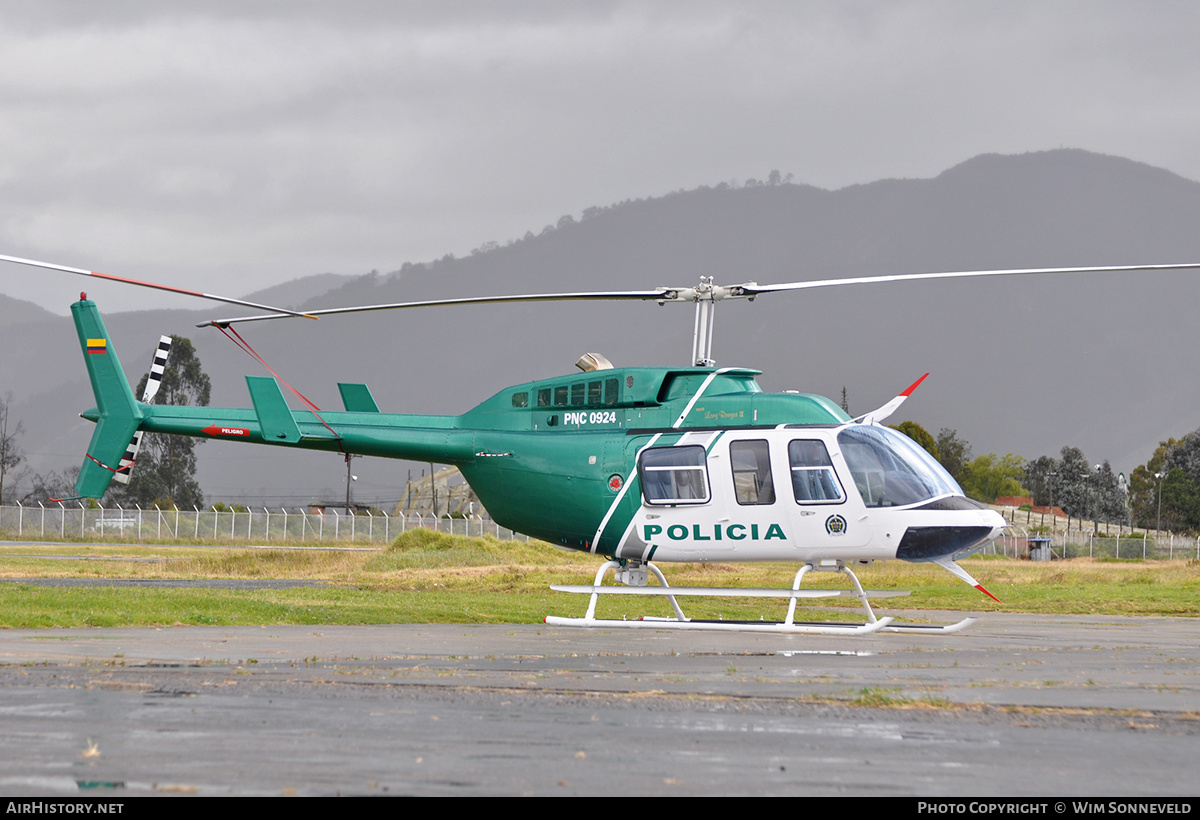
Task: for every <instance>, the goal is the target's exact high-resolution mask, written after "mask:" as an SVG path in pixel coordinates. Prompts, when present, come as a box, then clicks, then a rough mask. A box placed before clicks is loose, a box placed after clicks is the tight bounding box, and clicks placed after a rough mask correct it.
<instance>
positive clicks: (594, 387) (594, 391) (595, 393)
mask: <svg viewBox="0 0 1200 820" xmlns="http://www.w3.org/2000/svg"><path fill="white" fill-rule="evenodd" d="M603 384H604V383H603V382H588V388H587V390H588V399H587V403H588V407H599V406H600V399H601V395H600V390H601V387H602V386H603Z"/></svg>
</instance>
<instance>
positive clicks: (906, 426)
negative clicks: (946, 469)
mask: <svg viewBox="0 0 1200 820" xmlns="http://www.w3.org/2000/svg"><path fill="white" fill-rule="evenodd" d="M892 429H893V430H899V431H900V432H901V433H903V434H904V435H906V436H908V437H909V438H910V439H912V440H913V441H915V442H916V443H917V444H920V445H921V446H922V447H923V448H925V452H927V453H929V455H931V456H933V457H934V458H937V457H938V448H937V442H936V441H934V438H933V436H932V435H930V433H929V431H928V430H926V429H925V428H924V427H922V426H921V425H919V424H917V423H916V422H915V421H902V422H900V423H899V424H897V425H896V426H895V427H893V428H892Z"/></svg>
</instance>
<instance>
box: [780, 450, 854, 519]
mask: <svg viewBox="0 0 1200 820" xmlns="http://www.w3.org/2000/svg"><path fill="white" fill-rule="evenodd" d="M788 461H789V462H790V463H791V466H792V492H793V493H794V494H795V495H796V503H797V504H837V503H841V502H842V501H843V500H845V496H844V495H843V494H842V485H841V484H839V483H838V480H837V475H836V474H835V473H834V471H833V462H832V461H830V460H829V451H828V450H826V449H825V442H823V441H817V440H813V439H801V440H798V441H793V442H792V443H790V444H789V445H788Z"/></svg>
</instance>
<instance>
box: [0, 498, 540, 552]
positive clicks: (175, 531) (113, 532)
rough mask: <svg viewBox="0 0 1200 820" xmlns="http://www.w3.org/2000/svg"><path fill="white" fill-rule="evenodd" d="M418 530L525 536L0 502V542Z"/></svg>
mask: <svg viewBox="0 0 1200 820" xmlns="http://www.w3.org/2000/svg"><path fill="white" fill-rule="evenodd" d="M413 527H425V528H426V529H431V530H437V531H438V532H444V533H450V534H454V535H473V536H483V535H491V536H494V537H496V538H501V539H504V540H512V539H517V540H521V541H525V540H527V538H526V536H524V535H521V534H520V533H514V532H513V531H512V530H509V529H505V528H504V527H501V526H499V525H497V524H496V523H495V522H494V521H492V520H490V519H485V518H437V517H435V516H434V515H433V514H432V513H427V514H425V515H421V514H420V513H411V514H408V515H405V514H403V513H398V514H396V515H388V514H386V513H377V514H372V513H370V512H363V513H361V514H358V515H345V514H339V513H338V512H337V511H336V510H326V511H325V512H324V513H320V512H313V511H311V510H305V509H304V508H293V509H291V510H288V509H283V508H280V509H276V510H270V509H266V508H259V509H257V510H251V509H245V508H242V509H229V508H225V509H220V508H216V507H210V508H208V509H204V510H201V509H191V510H179V509H174V508H172V509H167V510H159V509H149V510H143V509H141V508H139V507H134V508H131V509H126V508H123V507H115V508H114V507H108V508H105V507H99V506H85V505H83V504H79V503H76V504H74V505H70V504H51V505H44V504H37V505H35V506H23V505H20V504H18V505H16V506H7V507H0V539H13V538H18V539H50V540H60V539H61V540H92V539H99V540H105V541H123V542H130V541H132V542H144V543H155V542H167V541H176V540H182V541H202V542H208V543H212V542H216V543H227V542H228V543H255V544H259V543H261V544H274V543H285V542H299V541H343V542H347V543H361V544H378V545H386V544H388V543H390V542H391V540H392V539H393V538H395V537H396V536H397V535H400V534H401V533H403V532H404V531H405V530H408V529H411V528H413Z"/></svg>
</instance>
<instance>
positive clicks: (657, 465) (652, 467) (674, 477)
mask: <svg viewBox="0 0 1200 820" xmlns="http://www.w3.org/2000/svg"><path fill="white" fill-rule="evenodd" d="M638 476H639V477H640V478H641V480H642V495H643V496H644V497H645V499H646V503H647V504H705V503H707V502H708V499H709V491H708V467H707V465H706V459H705V452H704V448H703V447H699V446H695V447H693V446H688V447H655V448H653V449H650V450H643V451H642V455H641V457H640V458H639V459H638Z"/></svg>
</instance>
